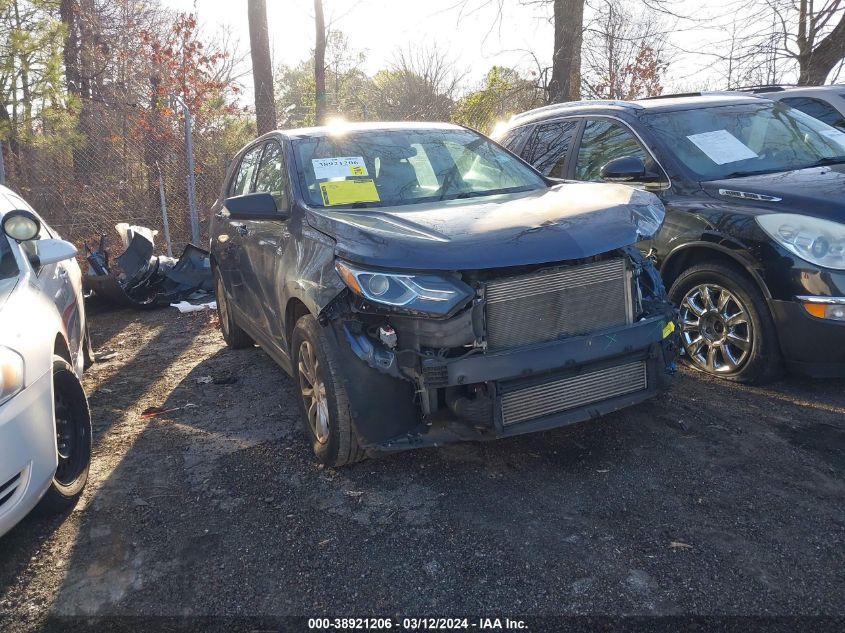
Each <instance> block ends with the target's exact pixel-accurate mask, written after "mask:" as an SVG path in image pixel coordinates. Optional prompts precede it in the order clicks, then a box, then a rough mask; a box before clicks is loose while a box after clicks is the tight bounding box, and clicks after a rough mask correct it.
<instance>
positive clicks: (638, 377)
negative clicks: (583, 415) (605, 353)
mask: <svg viewBox="0 0 845 633" xmlns="http://www.w3.org/2000/svg"><path fill="white" fill-rule="evenodd" d="M647 387H648V374H647V369H646V363H645V361H636V362H633V363H626V364H624V365H617V366H615V367H607V368H605V369H598V370H595V371H591V372H586V373H583V374H578V375H575V376H569V377H566V378H558V379H552V380H549V381H548V382H544V383H541V384H539V385H533V386H531V387H521V388H520V387H517V388H510V389H507V388H506V389H505V390H503V393H502V398H501V408H502V424H503V425H504V426H509V425H512V424H518V423H520V422H527V421H529V420H534V419H537V418H542V417H545V416H547V415H553V414H555V413H563V412H564V411H570V410H572V409H577V408H579V407H584V406H587V405H589V404H593V403H595V402H600V401H603V400H610V399H612V398H617V397H619V396H624V395H626V394H629V393H635V392H637V391H643V390H645V389H646V388H647Z"/></svg>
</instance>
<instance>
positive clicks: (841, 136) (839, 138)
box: [822, 130, 845, 147]
mask: <svg viewBox="0 0 845 633" xmlns="http://www.w3.org/2000/svg"><path fill="white" fill-rule="evenodd" d="M822 135H823V136H826V137H827V138H829V139H833V140H834V141H836V142H837V143H839V144H840V145H841V146H842V147H845V132H840V131H839V130H822Z"/></svg>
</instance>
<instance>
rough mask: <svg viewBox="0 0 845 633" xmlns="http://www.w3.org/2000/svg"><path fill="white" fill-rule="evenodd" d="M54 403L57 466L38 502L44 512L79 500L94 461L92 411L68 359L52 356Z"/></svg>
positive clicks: (55, 511)
mask: <svg viewBox="0 0 845 633" xmlns="http://www.w3.org/2000/svg"><path fill="white" fill-rule="evenodd" d="M53 402H54V403H53V406H54V409H55V418H56V450H57V452H58V462H59V463H58V466H57V467H56V473H55V474H54V475H53V481H52V483H51V484H50V488H49V489H48V490H47V492H46V493H45V494H44V496H43V497H42V499H41V501H40V502H39V504H38V511H39V512H41V513H42V514H57V513H61V512H65V511H67V510H69V509H71V508H73V506H75V505H76V502H77V501H78V500H79V497H80V496H81V495H82V490H83V489H84V488H85V484H86V483H87V481H88V470H89V468H90V465H91V414H90V412H89V410H88V399H87V398H86V397H85V391H84V390H83V389H82V385H81V384H80V383H79V379H78V378H77V377H76V374H75V373H74V371H73V367H71V366H70V363H68V362H67V361H66V360H65V359H63V358H61V357H60V356H54V357H53Z"/></svg>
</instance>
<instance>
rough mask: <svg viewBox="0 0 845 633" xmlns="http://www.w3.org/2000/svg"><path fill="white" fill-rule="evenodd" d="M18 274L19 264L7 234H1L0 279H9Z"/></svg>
mask: <svg viewBox="0 0 845 633" xmlns="http://www.w3.org/2000/svg"><path fill="white" fill-rule="evenodd" d="M17 274H18V263H17V262H16V261H15V255H14V253H12V247H11V246H10V245H9V240H8V239H7V238H6V236H5V234H3V233H0V279H9V278H11V277H16V276H17Z"/></svg>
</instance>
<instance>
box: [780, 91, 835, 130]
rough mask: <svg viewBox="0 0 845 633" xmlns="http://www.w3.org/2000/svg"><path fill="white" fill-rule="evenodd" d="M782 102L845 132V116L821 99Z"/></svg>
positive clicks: (793, 98) (793, 99) (789, 98)
mask: <svg viewBox="0 0 845 633" xmlns="http://www.w3.org/2000/svg"><path fill="white" fill-rule="evenodd" d="M781 102H782V103H785V104H786V105H788V106H790V107H793V108H795V109H796V110H801V112H803V113H804V114H809V115H810V116H811V117H813V118H815V119H818V120H819V121H824V122H825V123H827V124H828V125H832V126H833V127H835V128H838V129H840V130H843V131H845V116H843V115H842V114H840V113H839V112H838V111H837V110H836V109H835V108H834V107H833V106H832V105H830V104H829V103H827V102H825V101H822V100H821V99H813V98H811V97H787V98H786V99H781Z"/></svg>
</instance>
